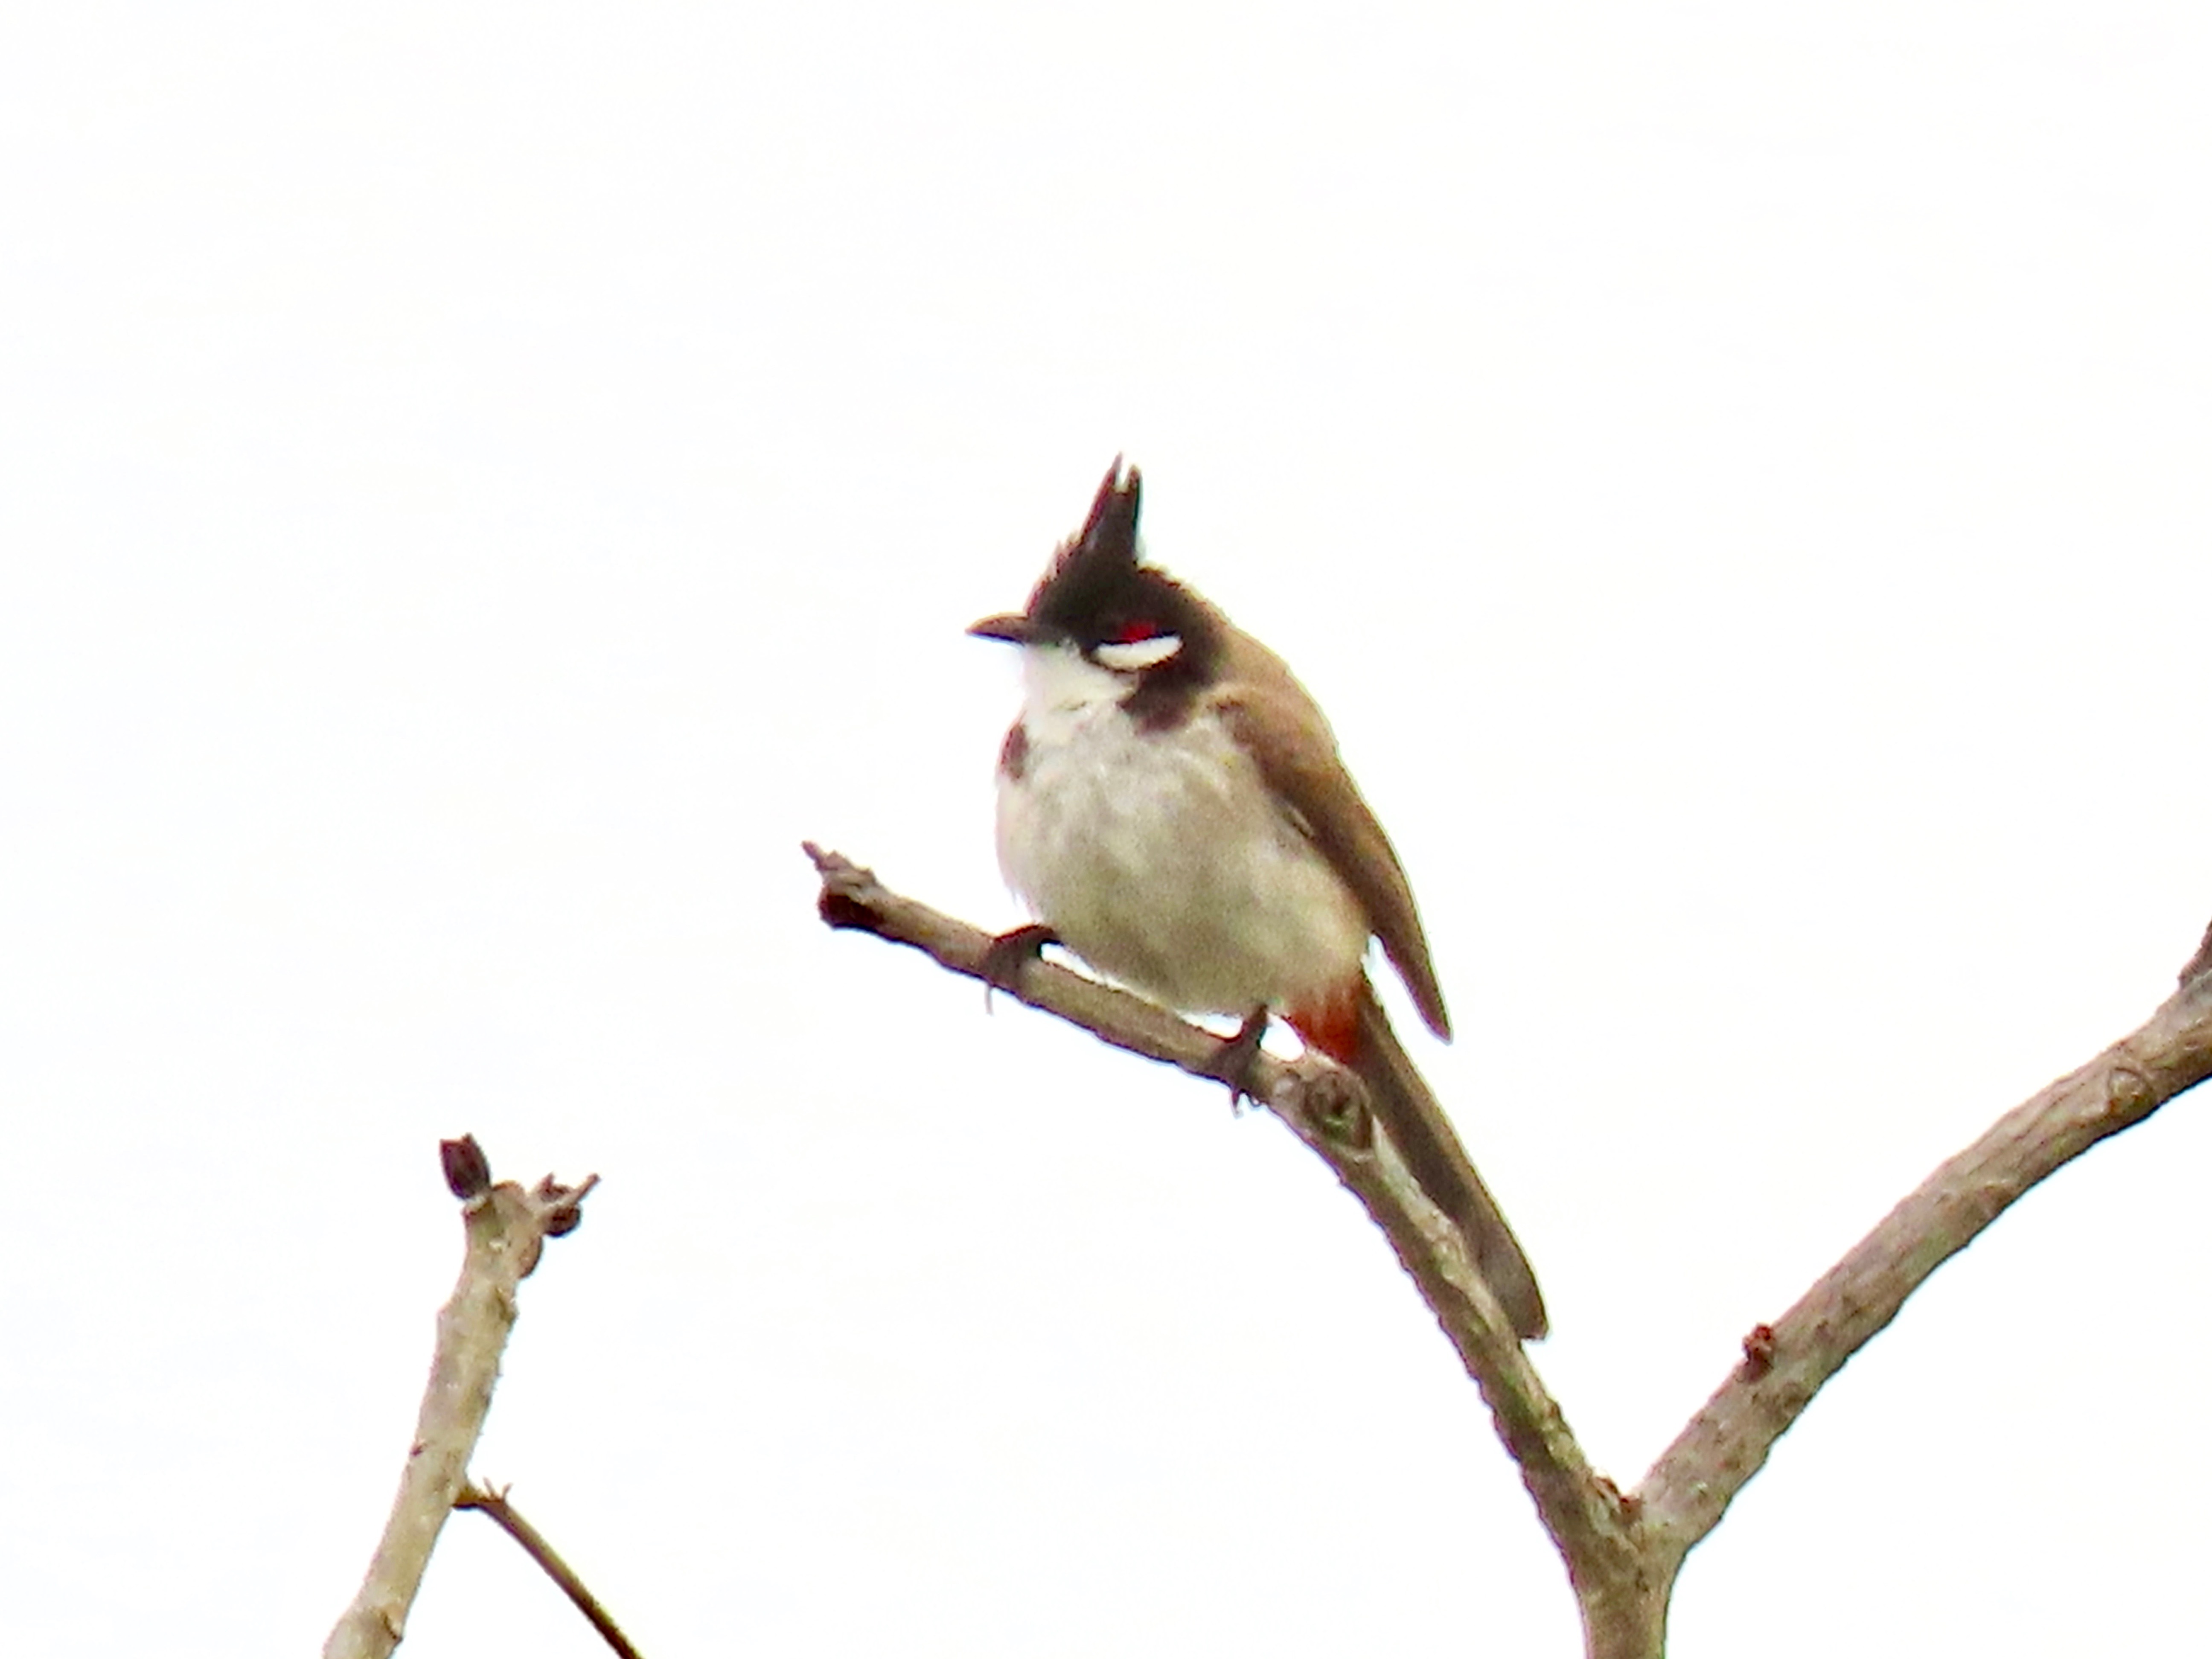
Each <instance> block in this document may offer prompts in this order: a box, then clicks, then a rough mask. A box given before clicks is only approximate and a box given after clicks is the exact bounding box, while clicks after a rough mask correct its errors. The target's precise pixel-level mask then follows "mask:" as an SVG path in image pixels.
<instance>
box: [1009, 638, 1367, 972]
mask: <svg viewBox="0 0 2212 1659" xmlns="http://www.w3.org/2000/svg"><path fill="white" fill-rule="evenodd" d="M1022 654H1023V658H1024V665H1025V669H1026V673H1027V678H1028V696H1027V700H1026V707H1025V708H1024V714H1023V722H1024V735H1025V739H1026V741H1025V744H1024V750H1023V754H1022V763H1021V765H1020V767H1019V769H1018V775H1008V774H1006V773H1003V772H1002V773H1001V774H1000V779H999V862H1000V867H1001V868H1002V869H1003V870H1004V871H1005V872H1006V880H1007V882H1008V883H1009V884H1011V885H1012V887H1013V889H1014V890H1015V891H1016V892H1018V893H1019V894H1020V895H1021V896H1023V898H1024V899H1025V900H1026V901H1027V902H1029V904H1030V907H1031V908H1032V909H1034V910H1035V911H1036V915H1037V916H1038V917H1039V919H1040V920H1042V921H1044V922H1046V923H1047V924H1048V925H1049V926H1050V927H1052V928H1053V929H1054V931H1055V932H1057V933H1059V934H1060V938H1061V939H1062V940H1063V941H1065V942H1066V945H1067V947H1068V948H1069V949H1070V950H1072V951H1074V952H1075V953H1076V954H1077V955H1079V956H1080V957H1082V958H1083V959H1084V960H1085V962H1087V963H1090V964H1091V966H1092V967H1093V968H1095V969H1097V970H1098V971H1099V972H1101V973H1103V974H1104V975H1108V976H1109V978H1113V979H1116V980H1120V981H1122V982H1123V983H1125V984H1127V985H1129V986H1130V987H1133V988H1134V989H1136V990H1139V991H1141V992H1143V993H1145V994H1146V995H1148V996H1151V997H1153V998H1155V999H1157V1000H1160V1001H1162V1002H1165V1003H1167V1004H1168V1005H1170V1006H1172V1007H1176V1008H1179V1009H1182V1010H1183V1011H1184V1012H1190V1013H1215V1014H1230V1015H1237V1016H1242V1015H1244V1014H1248V1013H1249V1012H1251V1011H1252V1010H1253V1009H1255V1008H1256V1007H1259V1006H1262V1005H1263V1004H1264V1005H1267V1006H1273V1007H1277V1008H1281V1007H1285V1006H1296V1007H1310V1006H1314V1005H1315V1004H1316V1003H1319V1002H1322V1001H1326V1000H1329V996H1330V994H1331V993H1333V992H1335V991H1337V990H1339V989H1340V988H1341V987H1342V986H1343V985H1344V984H1345V982H1346V981H1347V980H1348V979H1350V978H1351V976H1352V975H1353V974H1354V973H1356V972H1358V969H1359V968H1360V964H1361V960H1362V958H1363V957H1364V955H1365V952H1366V948H1367V935H1368V927H1367V921H1366V918H1365V916H1364V915H1363V914H1362V912H1361V910H1360V908H1359V905H1358V901H1357V900H1356V899H1354V898H1353V896H1352V893H1351V890H1349V889H1348V888H1346V886H1345V884H1344V883H1343V882H1342V881H1341V880H1340V879H1339V878H1338V877H1337V875H1336V873H1335V872H1334V870H1332V869H1331V868H1330V867H1329V866H1328V860H1326V859H1324V858H1323V857H1322V854H1320V852H1319V851H1318V850H1317V849H1316V848H1315V847H1314V845H1313V843H1312V842H1311V841H1310V839H1309V837H1308V836H1306V835H1305V833H1304V831H1303V830H1302V829H1300V828H1299V827H1298V826H1297V823H1295V822H1294V821H1293V820H1292V819H1291V817H1290V816H1289V815H1288V814H1287V813H1285V811H1283V810H1282V809H1281V808H1280V807H1279V806H1278V805H1276V803H1275V801H1274V799H1273V796H1272V795H1271V794H1270V793H1269V792H1268V791H1267V788H1266V787H1265V785H1264V783H1263V781H1262V780H1261V776H1260V773H1259V769H1258V767H1257V766H1256V765H1255V763H1253V761H1252V760H1251V758H1250V757H1249V756H1248V755H1246V754H1245V752H1244V751H1243V750H1242V749H1240V748H1239V747H1238V746H1237V744H1236V743H1235V742H1234V741H1233V740H1232V739H1231V737H1230V735H1229V733H1228V732H1227V731H1226V730H1225V727H1224V726H1222V724H1221V722H1220V721H1219V720H1218V718H1216V717H1214V716H1213V715H1212V714H1210V713H1209V712H1207V711H1206V710H1205V709H1203V708H1201V709H1200V712H1199V713H1198V714H1197V715H1196V716H1194V718H1193V719H1192V720H1190V721H1188V723H1186V724H1185V725H1183V726H1178V727H1176V728H1174V729H1172V730H1169V731H1164V732H1146V731H1141V730H1139V728H1138V727H1137V726H1136V725H1135V724H1134V723H1133V722H1132V721H1131V720H1130V719H1129V718H1128V716H1127V714H1125V713H1124V712H1123V710H1122V707H1121V698H1122V696H1125V695H1126V694H1127V691H1128V690H1129V686H1130V682H1129V680H1128V679H1127V677H1125V676H1122V675H1118V674H1113V673H1109V672H1108V671H1105V670H1103V669H1101V668H1099V667H1097V666H1096V665H1093V664H1091V663H1089V662H1087V661H1085V659H1083V658H1082V657H1081V656H1080V655H1079V653H1076V652H1074V651H1073V650H1070V649H1068V648H1066V647H1059V646H1048V647H1036V646H1032V647H1025V648H1024V651H1023V653H1022Z"/></svg>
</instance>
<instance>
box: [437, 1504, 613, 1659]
mask: <svg viewBox="0 0 2212 1659" xmlns="http://www.w3.org/2000/svg"><path fill="white" fill-rule="evenodd" d="M453 1507H454V1508H455V1509H457V1510H481V1511H482V1512H483V1513H484V1514H485V1515H488V1516H490V1517H491V1518H492V1520H494V1521H495V1522H497V1523H498V1524H499V1527H500V1528H501V1530H502V1531H503V1532H505V1533H506V1534H507V1536H508V1537H509V1538H512V1539H513V1540H514V1541H515V1542H516V1543H518V1544H520V1545H521V1546H522V1549H523V1553H525V1554H526V1555H527V1556H529V1558H530V1559H532V1560H533V1561H535V1562H536V1563H537V1564H538V1565H539V1566H541V1567H543V1568H544V1570H545V1576H546V1577H548V1578H550V1579H551V1580H552V1581H553V1582H554V1583H556V1584H558V1585H559V1586H560V1587H561V1593H562V1595H566V1596H567V1597H568V1599H569V1600H570V1601H573V1602H574V1603H575V1604H576V1611H577V1612H579V1613H582V1614H583V1615H584V1617H585V1618H586V1619H588V1620H591V1621H592V1629H593V1630H595V1631H597V1632H599V1635H600V1636H601V1637H602V1638H604V1639H605V1642H606V1644H607V1645H608V1646H609V1647H611V1648H612V1649H613V1650H615V1651H616V1652H617V1653H618V1654H620V1655H621V1656H622V1659H642V1656H641V1655H640V1654H639V1652H638V1650H636V1649H635V1648H634V1647H632V1646H631V1645H630V1641H629V1638H628V1637H627V1636H624V1635H623V1633H622V1627H621V1626H618V1625H617V1624H616V1623H615V1621H614V1615H613V1614H611V1613H609V1612H608V1611H607V1610H606V1609H605V1607H601V1606H600V1605H599V1598H598V1597H597V1596H595V1595H592V1592H591V1591H590V1590H589V1589H586V1588H585V1586H584V1581H583V1580H582V1579H580V1578H579V1577H576V1572H575V1569H574V1568H573V1567H571V1566H570V1565H568V1563H567V1562H566V1561H563V1560H562V1559H561V1555H560V1553H559V1552H558V1551H557V1550H556V1549H555V1548H554V1547H553V1546H552V1545H550V1544H549V1543H547V1542H546V1541H545V1534H544V1533H542V1532H540V1531H538V1528H535V1527H533V1526H532V1525H531V1524H530V1522H527V1521H526V1520H524V1519H523V1518H522V1512H521V1511H520V1510H518V1509H516V1508H515V1507H514V1505H513V1504H510V1503H508V1502H507V1488H506V1487H504V1486H501V1488H500V1489H499V1490H498V1491H497V1492H494V1491H493V1490H492V1489H491V1488H490V1487H489V1486H463V1487H462V1488H461V1495H460V1496H459V1497H458V1498H455V1499H454V1500H453Z"/></svg>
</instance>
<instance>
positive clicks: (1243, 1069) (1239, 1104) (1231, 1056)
mask: <svg viewBox="0 0 2212 1659" xmlns="http://www.w3.org/2000/svg"><path fill="white" fill-rule="evenodd" d="M1264 1036H1267V1010H1266V1009H1265V1008H1255V1009H1254V1010H1253V1011H1252V1012H1250V1013H1249V1014H1247V1015H1245V1016H1244V1023H1243V1024H1242V1025H1240V1026H1238V1027H1237V1035H1236V1036H1232V1037H1224V1038H1223V1039H1222V1042H1221V1046H1220V1047H1219V1048H1216V1049H1215V1050H1214V1051H1213V1058H1212V1060H1209V1061H1208V1062H1207V1063H1206V1076H1208V1077H1210V1078H1216V1079H1219V1080H1220V1081H1221V1082H1223V1083H1225V1084H1227V1085H1229V1109H1230V1110H1231V1111H1232V1112H1234V1111H1237V1110H1239V1109H1242V1108H1243V1104H1244V1103H1245V1102H1246V1101H1248V1100H1249V1101H1250V1102H1252V1103H1253V1104H1255V1105H1261V1104H1264V1103H1263V1102H1262V1101H1261V1099H1260V1097H1259V1096H1258V1095H1257V1094H1256V1093H1255V1092H1254V1091H1253V1088H1252V1062H1253V1061H1255V1060H1257V1059H1259V1058H1260V1040H1261V1038H1262V1037H1264Z"/></svg>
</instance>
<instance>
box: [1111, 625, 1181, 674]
mask: <svg viewBox="0 0 2212 1659" xmlns="http://www.w3.org/2000/svg"><path fill="white" fill-rule="evenodd" d="M1180 650H1182V635H1180V634H1155V635H1152V638H1151V639H1149V640H1132V641H1129V642H1128V643H1127V644H1126V645H1122V644H1116V643H1114V642H1111V641H1109V642H1108V643H1107V644H1104V645H1100V646H1095V647H1092V648H1091V658H1092V659H1093V660H1095V661H1096V662H1097V664H1098V665H1099V666H1100V667H1101V668H1111V669H1113V670H1114V671H1115V672H1117V673H1124V674H1127V673H1133V672H1134V671H1137V670H1138V669H1139V668H1157V667H1158V666H1159V665H1161V664H1162V663H1164V662H1165V661H1166V660H1167V659H1169V658H1170V657H1172V656H1173V655H1175V653H1176V652H1178V651H1180Z"/></svg>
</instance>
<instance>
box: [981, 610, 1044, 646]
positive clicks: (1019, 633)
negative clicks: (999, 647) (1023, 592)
mask: <svg viewBox="0 0 2212 1659" xmlns="http://www.w3.org/2000/svg"><path fill="white" fill-rule="evenodd" d="M968 631H969V633H970V634H973V635H975V637H976V638H977V639H979V640H1005V641H1006V642H1007V643H1008V644H1010V645H1035V644H1036V642H1037V641H1039V640H1042V638H1044V637H1045V631H1046V630H1045V629H1042V628H1041V627H1039V626H1038V625H1037V624H1036V623H1034V622H1032V621H1031V620H1030V618H1029V617H1024V616H1022V615H1019V614H1018V613H1014V612H1009V613H1008V614H1007V615H1006V616H1003V617H984V618H983V620H982V621H981V622H979V623H974V624H972V625H971V626H970V627H969V629H968Z"/></svg>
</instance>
